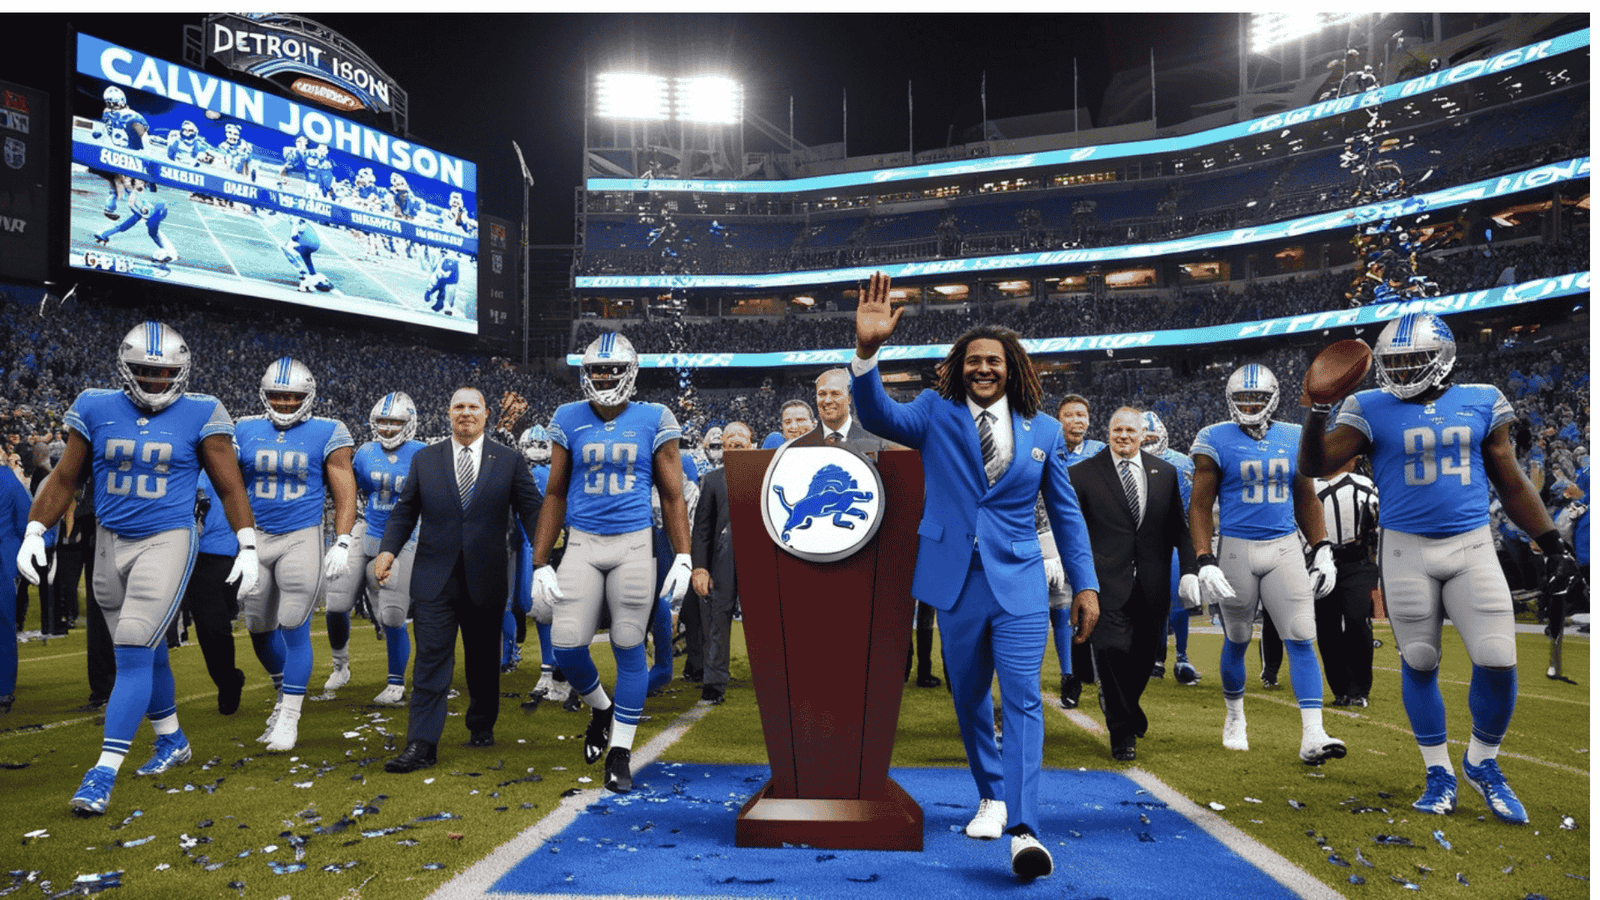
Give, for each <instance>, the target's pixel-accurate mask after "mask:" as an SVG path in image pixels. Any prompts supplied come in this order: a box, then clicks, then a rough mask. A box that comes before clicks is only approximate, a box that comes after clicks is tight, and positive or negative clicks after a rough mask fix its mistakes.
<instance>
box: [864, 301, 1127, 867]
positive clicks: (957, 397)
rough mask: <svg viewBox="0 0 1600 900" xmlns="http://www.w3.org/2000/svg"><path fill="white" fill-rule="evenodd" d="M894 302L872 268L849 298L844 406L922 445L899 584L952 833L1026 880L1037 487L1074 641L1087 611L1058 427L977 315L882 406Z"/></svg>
mask: <svg viewBox="0 0 1600 900" xmlns="http://www.w3.org/2000/svg"><path fill="white" fill-rule="evenodd" d="M901 312H903V310H894V311H891V309H890V306H889V276H887V275H885V274H884V273H882V272H877V273H874V274H873V276H872V280H871V281H870V282H869V283H868V287H867V289H866V290H865V291H863V292H862V297H861V302H860V304H859V305H858V306H857V308H856V354H855V359H854V360H852V361H851V363H850V371H851V374H852V376H853V378H854V381H853V382H852V389H853V393H854V395H855V401H856V409H857V411H859V412H860V414H861V423H862V424H863V425H865V426H866V427H867V428H869V429H871V430H872V431H874V432H876V433H878V434H881V435H883V436H884V437H885V438H888V439H889V440H891V441H895V442H897V443H900V444H904V445H906V446H908V447H911V448H913V449H916V450H920V451H921V452H922V468H923V473H924V476H923V478H924V488H925V500H924V503H923V510H922V522H921V524H919V525H918V526H917V536H918V539H919V543H918V545H917V562H916V569H915V572H914V573H913V575H912V580H911V594H912V596H914V597H916V598H917V599H918V600H921V601H923V602H925V603H927V604H928V605H930V606H932V607H934V608H935V609H937V610H938V611H939V631H940V633H941V634H942V635H944V643H943V649H944V661H945V674H946V675H947V676H948V677H949V679H950V689H951V699H952V701H953V702H954V704H955V708H956V721H957V723H958V724H959V725H960V728H961V739H962V743H963V746H964V747H965V749H966V753H967V766H968V768H969V769H971V771H972V776H973V781H975V782H976V785H977V788H978V797H979V803H978V811H977V815H975V816H974V817H973V819H972V821H971V822H970V823H969V824H968V825H967V829H966V831H967V835H968V836H969V837H974V838H979V839H990V840H992V839H995V838H998V837H1000V836H1001V834H1008V835H1010V836H1011V871H1012V872H1013V873H1015V874H1016V875H1017V876H1019V877H1020V878H1022V879H1024V880H1028V879H1033V878H1038V877H1039V876H1041V875H1048V874H1050V872H1051V870H1052V869H1053V868H1054V862H1053V861H1052V859H1051V857H1050V851H1049V850H1047V849H1045V847H1044V844H1043V842H1041V840H1040V839H1039V835H1038V825H1039V778H1040V771H1041V769H1042V768H1043V759H1044V712H1043V704H1042V702H1041V700H1040V693H1039V668H1040V666H1041V665H1043V663H1044V648H1045V641H1046V639H1047V638H1048V632H1049V629H1050V624H1049V601H1048V598H1047V596H1046V595H1047V588H1046V583H1045V571H1044V557H1043V554H1042V553H1041V551H1040V547H1039V539H1038V533H1037V531H1036V530H1035V527H1034V516H1033V510H1034V501H1035V499H1036V498H1037V497H1038V496H1039V493H1040V492H1041V491H1043V493H1044V502H1045V512H1046V514H1047V516H1048V518H1049V519H1050V524H1051V530H1052V531H1053V532H1054V534H1055V539H1056V544H1057V546H1058V547H1059V549H1060V551H1061V559H1062V565H1063V568H1064V569H1065V572H1066V574H1067V577H1068V578H1069V579H1070V580H1071V582H1072V584H1073V586H1074V587H1075V588H1076V589H1077V594H1076V596H1074V597H1073V604H1072V613H1073V616H1072V617H1073V621H1074V624H1075V625H1077V633H1078V638H1077V640H1080V641H1081V640H1086V639H1087V638H1088V636H1089V635H1090V634H1091V633H1092V632H1093V631H1094V627H1095V619H1096V617H1097V615H1098V612H1097V605H1096V590H1097V583H1096V581H1095V573H1094V564H1093V559H1092V557H1091V555H1090V552H1089V536H1088V534H1087V532H1086V531H1085V528H1084V521H1083V516H1082V515H1081V514H1080V513H1079V511H1078V497H1077V493H1076V492H1075V491H1073V489H1072V483H1071V481H1069V480H1068V478H1067V464H1066V455H1065V453H1064V452H1061V451H1062V450H1063V445H1064V440H1065V439H1064V438H1063V437H1062V434H1061V425H1060V424H1059V423H1058V422H1056V420H1055V419H1052V418H1051V417H1050V415H1049V414H1048V413H1044V412H1041V411H1040V409H1039V407H1040V401H1041V398H1042V394H1043V390H1042V389H1041V388H1040V386H1039V376H1038V374H1037V372H1036V371H1035V369H1034V367H1033V362H1032V360H1030V359H1029V358H1028V354H1027V351H1026V350H1024V349H1023V347H1022V343H1021V341H1020V340H1019V339H1018V338H1017V335H1016V334H1015V333H1014V332H1012V331H1010V330H1008V329H1004V328H996V327H993V326H979V327H977V328H974V329H972V330H970V331H968V332H967V333H966V334H964V335H962V336H961V338H960V339H959V340H957V341H956V342H955V343H954V344H953V345H951V349H950V353H949V355H947V356H946V357H945V359H944V361H943V362H942V363H941V364H940V366H939V382H938V389H937V390H924V391H923V392H922V393H921V394H919V395H918V396H917V397H916V399H914V400H912V401H911V402H910V403H896V402H895V401H893V400H891V399H889V396H888V394H886V393H885V392H884V389H883V383H882V381H881V379H880V378H879V375H878V365H877V363H878V348H879V347H881V346H882V345H883V344H884V342H885V341H887V340H888V339H889V337H890V335H892V334H893V333H894V328H895V324H896V323H897V322H898V321H899V319H900V314H901ZM1145 666H1146V667H1147V668H1148V666H1149V651H1148V650H1147V651H1146V658H1145ZM997 675H998V676H999V680H1000V697H1001V700H1002V701H1003V703H1004V707H1003V716H1004V720H1003V721H1004V727H1005V751H1004V753H1002V752H1001V751H1000V748H999V747H997V746H996V744H995V739H994V701H993V700H992V699H991V697H990V691H991V690H992V687H993V684H994V681H995V677H996V676H997ZM1008 824H1009V827H1008Z"/></svg>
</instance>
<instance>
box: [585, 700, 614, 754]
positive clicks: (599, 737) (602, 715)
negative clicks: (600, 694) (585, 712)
mask: <svg viewBox="0 0 1600 900" xmlns="http://www.w3.org/2000/svg"><path fill="white" fill-rule="evenodd" d="M615 710H616V706H614V705H613V706H608V707H606V708H605V709H597V710H594V711H593V712H591V713H590V714H589V728H588V730H586V731H585V732H584V733H583V761H584V762H586V763H588V764H589V765H591V766H592V765H594V764H595V763H596V762H598V761H599V760H600V757H602V756H604V755H605V752H606V745H607V744H609V743H611V714H612V713H613V712H614V711H615Z"/></svg>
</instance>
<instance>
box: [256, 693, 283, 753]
mask: <svg viewBox="0 0 1600 900" xmlns="http://www.w3.org/2000/svg"><path fill="white" fill-rule="evenodd" d="M282 710H283V698H282V697H281V696H280V697H279V698H278V702H277V703H274V704H272V715H270V716H267V730H265V731H263V732H261V737H258V738H256V743H258V744H265V743H266V742H267V741H270V740H272V729H274V728H276V727H277V726H278V713H279V712H281V711H282Z"/></svg>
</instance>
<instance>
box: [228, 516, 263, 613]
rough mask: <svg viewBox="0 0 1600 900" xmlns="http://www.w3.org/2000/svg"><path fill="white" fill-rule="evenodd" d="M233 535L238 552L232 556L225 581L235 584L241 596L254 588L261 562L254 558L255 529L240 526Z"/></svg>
mask: <svg viewBox="0 0 1600 900" xmlns="http://www.w3.org/2000/svg"><path fill="white" fill-rule="evenodd" d="M234 536H235V537H237V538H238V539H239V554H238V555H237V556H235V557H234V558H233V571H231V572H229V573H228V578H227V583H228V584H237V585H238V586H239V596H241V597H243V596H244V595H246V594H248V593H250V592H251V591H254V590H255V589H256V580H257V579H258V578H260V577H261V571H260V569H261V564H260V562H258V561H257V560H256V530H255V529H254V528H241V529H239V530H238V531H237V532H235V533H234Z"/></svg>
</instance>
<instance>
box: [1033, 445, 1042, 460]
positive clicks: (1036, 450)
mask: <svg viewBox="0 0 1600 900" xmlns="http://www.w3.org/2000/svg"><path fill="white" fill-rule="evenodd" d="M1033 458H1034V459H1035V460H1037V461H1039V462H1044V451H1043V450H1040V449H1039V448H1038V447H1035V448H1033Z"/></svg>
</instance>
